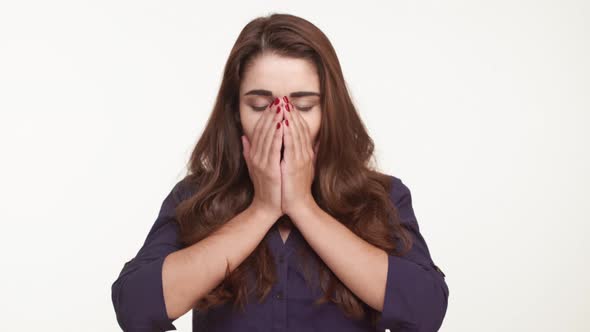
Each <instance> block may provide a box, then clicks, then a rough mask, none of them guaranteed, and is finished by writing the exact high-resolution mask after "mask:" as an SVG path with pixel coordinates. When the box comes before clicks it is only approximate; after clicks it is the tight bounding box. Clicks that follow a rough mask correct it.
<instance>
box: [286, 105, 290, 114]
mask: <svg viewBox="0 0 590 332" xmlns="http://www.w3.org/2000/svg"><path fill="white" fill-rule="evenodd" d="M285 108H286V109H287V112H291V110H290V109H289V104H287V105H285Z"/></svg>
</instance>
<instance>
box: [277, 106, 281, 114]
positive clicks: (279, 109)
mask: <svg viewBox="0 0 590 332" xmlns="http://www.w3.org/2000/svg"><path fill="white" fill-rule="evenodd" d="M280 112H281V106H279V107H277V114H278V113H280Z"/></svg>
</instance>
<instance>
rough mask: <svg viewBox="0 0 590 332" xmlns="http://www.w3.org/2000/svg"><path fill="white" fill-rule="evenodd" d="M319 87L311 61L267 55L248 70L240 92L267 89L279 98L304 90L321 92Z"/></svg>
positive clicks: (254, 61) (315, 70) (258, 58)
mask: <svg viewBox="0 0 590 332" xmlns="http://www.w3.org/2000/svg"><path fill="white" fill-rule="evenodd" d="M319 85H320V84H319V77H318V75H317V69H316V67H315V65H314V64H313V63H311V62H310V61H309V60H303V59H297V58H289V57H283V56H279V55H276V54H270V53H267V54H264V55H261V56H259V57H257V58H256V59H254V60H253V62H252V63H251V64H250V66H249V67H248V68H247V69H246V71H245V73H244V77H243V78H242V82H241V84H240V90H241V91H242V93H243V92H245V91H247V90H249V89H266V90H270V91H272V92H273V93H274V94H275V96H279V95H288V94H289V92H292V91H298V90H302V89H305V90H311V91H316V92H319V89H320V86H319Z"/></svg>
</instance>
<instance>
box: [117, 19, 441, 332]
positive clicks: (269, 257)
mask: <svg viewBox="0 0 590 332" xmlns="http://www.w3.org/2000/svg"><path fill="white" fill-rule="evenodd" d="M373 149H374V146H373V142H372V140H371V138H370V137H369V135H368V134H367V132H366V130H365V128H364V125H363V123H362V121H361V119H360V118H359V116H358V113H357V112H356V109H355V107H354V105H353V103H352V100H351V98H350V96H349V94H348V92H347V90H346V84H345V81H344V78H343V75H342V70H341V68H340V64H339V62H338V59H337V57H336V53H335V51H334V49H333V48H332V46H331V44H330V42H329V40H328V39H327V37H326V36H325V35H324V34H323V33H322V32H321V31H320V30H319V29H318V28H317V27H315V26H314V25H313V24H312V23H310V22H308V21H306V20H304V19H302V18H299V17H296V16H292V15H286V14H273V15H270V16H268V17H261V18H257V19H255V20H253V21H251V22H250V23H249V24H247V25H246V26H245V28H244V29H243V30H242V32H241V33H240V35H239V37H238V40H237V41H236V43H235V45H234V47H233V49H232V50H231V53H230V55H229V59H228V61H227V64H226V67H225V71H224V74H223V81H222V83H221V87H220V90H219V93H218V96H217V101H216V103H215V106H214V108H213V113H212V115H211V117H210V118H209V121H208V123H207V126H206V128H205V130H204V132H203V134H202V137H201V138H200V140H199V141H198V143H197V145H196V147H195V149H194V151H193V153H192V156H191V158H190V161H189V165H188V173H187V175H186V176H185V178H184V179H182V180H181V181H179V182H178V183H177V184H176V185H175V186H174V188H172V190H171V192H170V193H169V194H168V196H167V197H166V198H165V200H164V202H163V204H162V206H161V210H160V213H159V215H158V217H157V219H156V221H155V223H154V224H153V226H152V228H151V230H150V232H149V234H148V235H147V238H146V240H145V242H144V244H143V246H142V247H141V249H140V250H139V252H138V253H137V255H136V256H135V257H134V258H133V259H131V260H130V261H128V262H127V263H126V264H125V265H124V267H123V269H122V271H121V273H120V274H119V276H118V278H117V280H116V281H115V282H114V283H113V285H112V300H113V305H114V308H115V312H116V315H117V320H118V323H119V325H120V326H121V327H122V328H123V329H124V330H126V331H156V330H158V331H167V330H175V329H176V328H175V326H174V325H173V324H172V323H173V321H174V320H175V319H177V318H178V317H180V316H182V315H183V314H185V313H186V312H188V311H189V310H192V314H193V331H209V332H213V331H225V332H229V331H270V330H281V331H376V330H377V331H384V329H390V330H391V331H436V330H438V328H439V327H440V325H441V324H442V320H443V318H444V315H445V313H446V309H447V299H448V292H449V290H448V287H447V285H446V283H445V280H444V274H443V273H442V271H441V270H440V269H439V268H438V267H437V266H436V265H435V264H434V262H433V261H432V259H431V256H430V253H429V250H428V247H427V245H426V242H425V241H424V239H423V237H422V236H421V234H420V232H419V228H418V223H417V220H416V217H415V215H414V212H413V209H412V199H411V195H410V190H409V189H408V187H407V186H405V184H403V183H402V181H401V180H400V179H399V178H397V177H394V176H391V175H387V174H382V173H380V172H378V171H376V170H373V169H371V168H370V166H369V162H370V161H371V158H373Z"/></svg>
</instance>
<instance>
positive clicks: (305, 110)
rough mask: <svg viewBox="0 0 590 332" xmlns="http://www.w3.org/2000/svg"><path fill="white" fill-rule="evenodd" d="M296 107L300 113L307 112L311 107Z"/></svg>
mask: <svg viewBox="0 0 590 332" xmlns="http://www.w3.org/2000/svg"><path fill="white" fill-rule="evenodd" d="M295 107H297V109H298V110H300V111H302V112H309V111H310V110H311V109H312V108H313V106H309V107H299V106H295Z"/></svg>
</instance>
